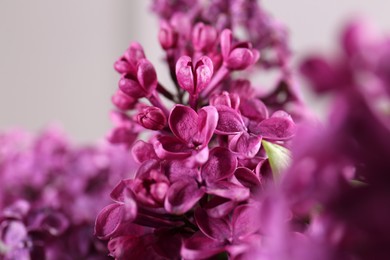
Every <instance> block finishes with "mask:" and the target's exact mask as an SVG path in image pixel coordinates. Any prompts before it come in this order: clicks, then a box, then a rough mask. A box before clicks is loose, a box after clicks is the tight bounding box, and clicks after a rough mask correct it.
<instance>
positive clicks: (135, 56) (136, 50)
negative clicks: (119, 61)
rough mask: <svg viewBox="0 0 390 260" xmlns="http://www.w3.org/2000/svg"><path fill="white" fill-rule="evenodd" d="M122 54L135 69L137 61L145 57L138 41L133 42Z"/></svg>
mask: <svg viewBox="0 0 390 260" xmlns="http://www.w3.org/2000/svg"><path fill="white" fill-rule="evenodd" d="M124 56H125V58H126V60H127V61H128V62H129V64H130V65H131V66H132V67H133V70H134V71H135V68H136V67H137V64H138V61H139V60H141V59H144V58H145V53H144V49H143V48H142V46H141V44H139V43H138V42H133V43H132V44H131V45H130V47H129V48H128V49H127V50H126V52H125V54H124Z"/></svg>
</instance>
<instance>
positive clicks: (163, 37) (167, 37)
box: [158, 23, 177, 50]
mask: <svg viewBox="0 0 390 260" xmlns="http://www.w3.org/2000/svg"><path fill="white" fill-rule="evenodd" d="M158 40H159V42H160V44H161V47H162V48H163V49H164V50H168V49H171V48H174V47H175V46H176V43H177V33H176V32H175V30H174V29H173V28H172V26H170V25H169V24H168V23H162V24H161V27H160V31H159V33H158Z"/></svg>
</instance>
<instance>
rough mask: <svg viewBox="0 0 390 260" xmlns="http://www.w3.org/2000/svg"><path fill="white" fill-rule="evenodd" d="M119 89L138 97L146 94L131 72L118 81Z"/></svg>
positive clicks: (135, 97)
mask: <svg viewBox="0 0 390 260" xmlns="http://www.w3.org/2000/svg"><path fill="white" fill-rule="evenodd" d="M118 86H119V89H120V90H122V92H123V93H125V94H126V95H128V96H130V97H132V98H134V99H137V98H140V97H143V96H144V95H145V93H144V91H143V89H142V87H141V86H140V84H139V83H138V82H137V80H136V79H134V78H132V77H131V75H130V74H124V75H123V76H122V78H121V79H120V80H119V83H118Z"/></svg>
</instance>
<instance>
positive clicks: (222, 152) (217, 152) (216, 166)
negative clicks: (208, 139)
mask: <svg viewBox="0 0 390 260" xmlns="http://www.w3.org/2000/svg"><path fill="white" fill-rule="evenodd" d="M236 167H237V158H236V156H235V155H234V154H233V153H231V152H230V151H229V150H228V149H226V148H223V147H216V148H214V149H213V150H211V151H210V154H209V159H208V161H207V162H206V163H205V164H204V165H203V167H202V172H201V174H202V178H203V179H204V180H205V181H206V183H213V182H216V181H219V180H222V179H226V178H228V177H230V176H232V175H233V172H234V170H235V169H236Z"/></svg>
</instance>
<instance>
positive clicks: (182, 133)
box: [169, 105, 198, 144]
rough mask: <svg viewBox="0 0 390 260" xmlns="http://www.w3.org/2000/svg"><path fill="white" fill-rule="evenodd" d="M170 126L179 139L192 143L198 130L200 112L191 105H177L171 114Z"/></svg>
mask: <svg viewBox="0 0 390 260" xmlns="http://www.w3.org/2000/svg"><path fill="white" fill-rule="evenodd" d="M169 127H170V128H171V130H172V132H173V133H174V134H175V135H176V136H177V137H178V138H179V139H181V140H182V141H183V142H184V143H186V144H190V143H191V142H192V139H193V137H194V136H195V135H196V133H197V132H198V114H197V113H196V112H195V111H194V110H193V109H192V108H190V107H187V106H183V105H176V106H175V107H174V108H173V109H172V111H171V113H170V115H169Z"/></svg>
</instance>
